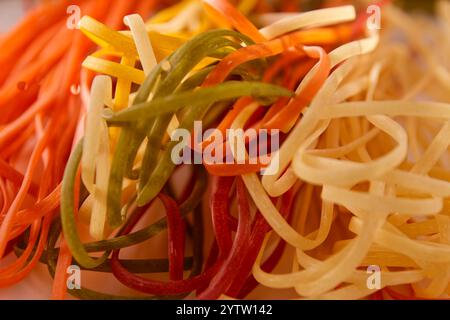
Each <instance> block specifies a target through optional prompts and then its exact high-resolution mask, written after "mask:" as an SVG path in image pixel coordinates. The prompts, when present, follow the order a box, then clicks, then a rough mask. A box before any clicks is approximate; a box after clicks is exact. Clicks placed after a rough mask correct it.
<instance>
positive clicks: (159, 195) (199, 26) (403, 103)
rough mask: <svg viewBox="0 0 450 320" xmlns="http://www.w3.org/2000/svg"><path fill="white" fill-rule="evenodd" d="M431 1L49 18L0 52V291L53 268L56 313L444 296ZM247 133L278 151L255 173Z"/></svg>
mask: <svg viewBox="0 0 450 320" xmlns="http://www.w3.org/2000/svg"><path fill="white" fill-rule="evenodd" d="M319 2H320V5H319V4H318V3H319ZM74 3H75V4H76V5H77V6H78V7H79V9H80V12H81V13H82V18H81V20H80V21H79V22H78V25H77V26H78V29H71V28H68V27H67V13H66V9H67V7H68V6H69V5H73V4H74ZM428 3H432V4H433V5H434V8H433V9H434V10H433V12H434V14H431V13H428V14H424V13H423V12H422V13H417V12H416V13H410V12H407V11H404V10H403V9H402V8H401V7H400V6H399V3H395V1H394V3H393V2H392V1H387V0H384V1H379V2H377V3H371V2H367V1H362V0H361V1H317V2H314V3H312V2H307V1H257V0H243V1H227V0H203V1H201V0H185V1H181V2H176V3H175V1H168V0H166V1H162V0H161V1H157V0H142V1H129V0H117V1H114V3H113V4H111V2H110V1H106V0H95V1H94V0H78V1H66V0H55V1H48V2H45V3H42V4H40V5H38V6H36V7H35V8H34V9H32V11H30V12H29V13H28V15H27V16H26V17H25V18H24V19H23V20H22V22H21V23H20V24H19V25H17V26H16V27H15V28H14V29H13V30H11V31H10V32H9V33H6V34H3V35H0V52H1V54H0V257H3V258H2V261H1V262H0V287H1V288H5V287H10V286H14V284H16V283H18V282H19V281H22V280H23V279H25V278H26V277H27V275H29V274H30V272H31V271H32V270H33V269H34V268H35V267H36V266H37V264H39V263H42V264H46V265H47V266H48V270H49V273H50V275H51V276H52V277H53V278H54V281H53V292H52V297H53V298H54V299H63V298H65V297H66V295H67V293H69V294H70V295H72V296H74V297H77V298H81V299H146V298H148V299H181V298H185V297H189V298H198V299H245V298H278V299H304V298H313V299H363V298H371V299H441V298H446V297H448V296H449V294H450V153H449V144H450V94H449V92H450V61H449V58H448V57H449V55H450V3H449V2H447V1H436V2H431V1H429V2H428ZM314 5H315V6H314ZM367 8H369V9H370V8H371V10H372V11H371V10H367ZM377 9H379V10H380V11H379V12H378V11H377ZM377 14H380V16H379V17H381V20H380V21H378V20H377ZM42 17H45V19H42ZM143 17H144V18H147V17H150V18H149V20H148V21H147V22H144V20H143ZM377 23H380V24H379V25H377ZM116 30H123V31H116ZM198 121H201V123H202V126H203V129H204V130H206V129H215V130H214V131H211V132H213V134H211V135H209V136H208V135H207V136H205V139H204V140H202V141H195V139H192V140H190V141H185V142H186V143H185V144H183V145H181V148H180V144H179V142H180V141H179V140H176V139H174V137H175V136H176V135H177V132H179V130H181V129H184V130H185V131H186V132H194V131H195V130H196V127H195V123H196V122H198ZM230 129H232V130H239V129H241V130H242V131H241V132H243V133H245V134H242V135H239V136H238V137H237V138H236V140H234V139H233V140H232V139H228V136H227V134H226V133H227V131H228V130H230ZM255 129H256V130H263V129H266V131H269V132H278V133H279V135H278V136H277V137H278V138H279V141H280V144H279V147H275V148H270V150H269V149H267V150H261V149H262V147H261V145H259V150H258V151H259V154H260V156H261V157H258V159H256V161H250V160H255V159H252V155H251V152H250V145H251V144H252V142H253V141H252V137H251V135H250V132H252V131H254V130H255ZM220 133H222V134H220ZM253 138H254V139H256V138H255V137H253ZM273 139H275V137H274V136H273V135H271V136H270V137H267V136H266V137H265V138H264V139H262V138H261V137H258V139H257V140H259V142H261V141H262V142H268V141H272V140H273ZM237 145H240V146H244V147H245V146H246V147H247V148H245V151H247V152H249V153H250V155H249V154H247V152H243V153H242V152H238V150H237V147H236V146H237ZM179 148H180V149H179ZM181 150H182V151H183V152H188V151H192V152H191V155H192V157H193V158H195V157H197V156H198V155H199V154H200V155H202V154H203V155H205V154H206V153H208V152H209V153H210V154H212V155H215V156H216V157H215V158H216V159H217V158H220V159H221V160H222V159H225V158H227V159H228V158H229V157H231V158H232V159H235V160H239V161H235V162H234V163H223V162H221V161H209V160H208V158H202V159H203V161H202V162H200V163H197V162H194V161H192V162H191V163H196V164H189V163H183V164H180V163H176V162H175V161H173V155H174V154H177V153H179V151H181ZM211 150H212V151H211ZM218 155H219V156H218ZM269 173H270V174H269ZM135 246H137V247H135ZM136 248H139V250H136ZM125 256H126V258H125ZM74 264H76V265H78V266H80V268H81V269H82V270H83V271H82V279H84V280H82V285H83V287H82V288H81V289H68V288H67V285H66V281H67V277H68V273H67V272H66V270H67V269H68V268H69V267H70V266H71V265H74ZM373 268H375V269H377V268H378V269H377V270H379V271H380V272H381V276H380V279H381V283H378V284H377V283H375V284H377V285H375V286H371V285H370V284H371V282H370V281H369V280H368V279H370V272H369V271H368V270H373ZM103 274H106V276H103ZM84 275H90V276H87V277H84ZM100 275H102V276H101V278H98V279H102V280H101V281H97V282H100V285H99V283H97V285H91V284H95V283H96V281H90V280H89V281H88V280H86V279H93V278H96V277H97V276H99V277H100ZM106 283H108V286H106V285H105V284H106ZM118 283H121V284H123V285H124V286H126V287H128V288H130V289H132V290H131V291H130V292H131V293H130V294H127V295H117V294H118V292H117V291H120V290H114V289H111V290H109V291H108V290H105V289H104V288H109V287H111V288H113V287H114V286H116V287H117V286H118V285H117V284H118ZM372 284H373V283H372ZM99 288H103V289H102V290H103V292H100V291H98V290H99ZM133 292H134V294H133Z"/></svg>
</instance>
